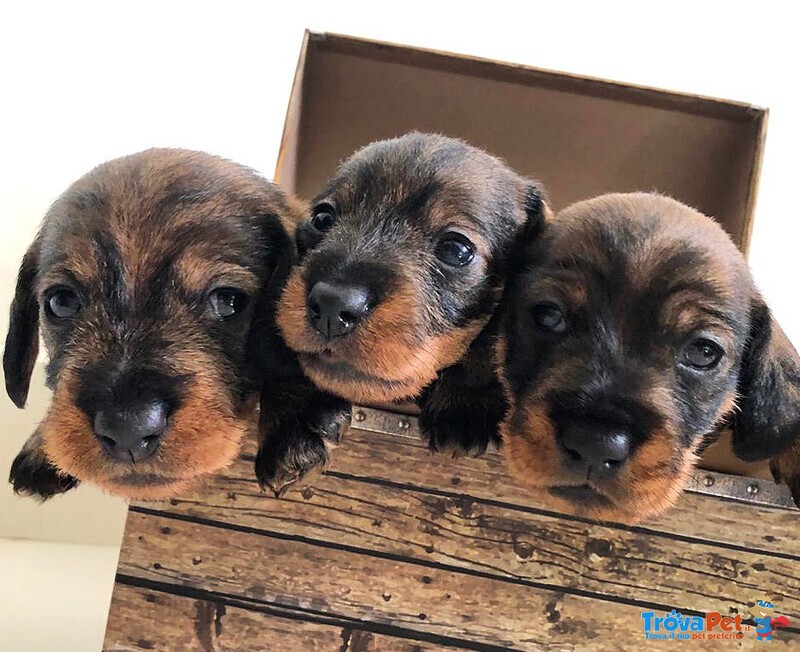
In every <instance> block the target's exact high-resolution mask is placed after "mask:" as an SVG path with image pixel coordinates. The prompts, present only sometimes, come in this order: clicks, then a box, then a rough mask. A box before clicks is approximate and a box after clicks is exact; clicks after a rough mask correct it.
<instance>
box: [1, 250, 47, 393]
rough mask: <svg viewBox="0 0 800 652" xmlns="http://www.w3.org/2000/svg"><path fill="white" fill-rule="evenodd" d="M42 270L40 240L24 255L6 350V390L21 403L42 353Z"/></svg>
mask: <svg viewBox="0 0 800 652" xmlns="http://www.w3.org/2000/svg"><path fill="white" fill-rule="evenodd" d="M38 270H39V243H38V240H37V241H34V243H33V244H32V245H31V246H30V248H29V249H28V251H27V252H26V253H25V256H24V257H23V259H22V266H21V267H20V268H19V276H18V277H17V289H16V292H15V294H14V301H13V302H12V303H11V319H10V322H9V326H8V335H6V348H5V351H4V353H3V371H4V372H5V377H6V392H8V395H9V396H10V397H11V400H12V401H14V404H15V405H16V406H17V407H18V408H21V407H24V406H25V401H26V400H27V398H28V388H29V387H30V384H31V373H33V365H34V363H35V362H36V355H37V354H38V353H39V305H38V302H37V301H36V295H35V293H34V283H35V281H36V274H37V272H38Z"/></svg>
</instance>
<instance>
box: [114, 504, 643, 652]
mask: <svg viewBox="0 0 800 652" xmlns="http://www.w3.org/2000/svg"><path fill="white" fill-rule="evenodd" d="M128 523H129V526H128V532H129V533H128V534H126V536H125V540H124V549H125V554H124V556H123V557H122V559H121V560H120V565H119V572H120V573H122V574H125V575H131V576H134V577H139V578H144V579H147V580H151V581H156V582H162V583H166V584H175V585H179V586H188V587H192V588H196V589H201V588H202V589H205V590H208V591H212V592H215V593H221V594H223V595H228V596H236V597H241V598H246V599H249V600H254V601H262V602H264V603H268V604H273V605H280V606H283V607H286V608H292V609H297V610H301V611H306V612H308V613H309V614H327V615H333V616H338V617H342V618H347V619H351V620H353V621H354V622H360V621H369V622H373V623H378V624H382V625H386V626H391V627H396V628H399V629H403V630H406V631H419V632H424V633H426V634H428V635H436V636H439V637H442V638H443V639H449V640H465V641H471V642H475V643H482V644H484V645H489V646H493V647H495V648H500V649H503V648H507V649H518V650H539V649H544V648H547V649H551V650H552V649H555V650H572V649H580V648H581V646H585V645H586V644H587V643H589V642H591V644H592V646H593V647H594V649H598V650H606V649H607V650H618V649H619V644H618V643H617V642H616V641H619V640H625V639H636V640H637V642H639V641H641V639H642V632H641V608H638V607H636V606H633V605H628V604H621V603H617V602H604V601H601V600H596V599H592V598H587V597H584V596H581V595H574V594H570V593H564V592H561V591H547V590H532V589H531V588H530V587H527V586H523V585H520V584H515V583H509V582H504V581H499V580H495V579H491V578H486V577H478V576H475V575H469V574H461V573H453V572H450V571H448V570H441V569H437V568H429V567H420V566H417V565H414V564H410V563H408V562H405V561H401V560H394V559H385V558H379V557H373V556H368V555H360V554H356V553H352V552H349V551H344V550H340V549H336V548H331V547H321V546H316V545H312V544H308V543H304V542H301V541H297V540H291V539H290V540H282V539H276V538H269V537H260V536H254V535H253V534H248V533H244V532H236V531H232V530H227V529H222V528H216V527H207V526H202V525H197V524H195V523H189V522H184V521H176V520H173V519H168V518H162V517H158V516H147V515H142V514H137V513H132V514H131V515H130V517H129V521H128ZM612 634H613V636H614V637H620V638H615V639H613V640H612V638H611V637H612Z"/></svg>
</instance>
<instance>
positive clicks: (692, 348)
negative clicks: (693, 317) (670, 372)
mask: <svg viewBox="0 0 800 652" xmlns="http://www.w3.org/2000/svg"><path fill="white" fill-rule="evenodd" d="M720 359H722V349H721V348H720V346H719V345H718V344H715V343H714V342H712V341H711V340H706V339H702V338H701V339H698V340H694V341H693V342H689V344H687V345H686V348H684V349H683V353H682V355H681V362H683V364H685V365H688V366H690V367H694V368H695V369H713V368H714V367H716V366H717V364H719V361H720Z"/></svg>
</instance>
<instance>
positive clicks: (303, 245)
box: [294, 220, 325, 258]
mask: <svg viewBox="0 0 800 652" xmlns="http://www.w3.org/2000/svg"><path fill="white" fill-rule="evenodd" d="M323 237H325V236H324V234H323V233H322V232H321V231H319V230H318V229H316V228H315V227H314V225H313V224H311V220H304V221H303V222H300V224H298V225H297V230H296V231H295V234H294V241H295V244H296V245H297V254H298V255H299V256H300V257H301V258H302V257H303V256H305V255H306V252H307V251H308V250H309V249H313V248H314V247H316V246H317V245H318V244H319V243H320V242H321V241H322V238H323Z"/></svg>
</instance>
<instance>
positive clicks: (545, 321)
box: [531, 301, 567, 333]
mask: <svg viewBox="0 0 800 652" xmlns="http://www.w3.org/2000/svg"><path fill="white" fill-rule="evenodd" d="M531 314H532V315H533V321H534V322H535V323H536V325H537V326H538V327H539V329H540V330H542V331H544V332H546V333H563V332H564V331H565V330H567V320H566V318H565V317H564V311H563V310H561V308H559V307H558V305H556V304H555V303H551V302H550V301H542V302H540V303H534V304H533V306H531Z"/></svg>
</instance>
